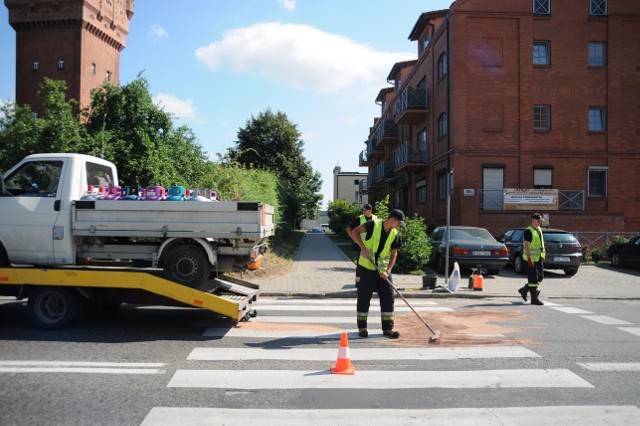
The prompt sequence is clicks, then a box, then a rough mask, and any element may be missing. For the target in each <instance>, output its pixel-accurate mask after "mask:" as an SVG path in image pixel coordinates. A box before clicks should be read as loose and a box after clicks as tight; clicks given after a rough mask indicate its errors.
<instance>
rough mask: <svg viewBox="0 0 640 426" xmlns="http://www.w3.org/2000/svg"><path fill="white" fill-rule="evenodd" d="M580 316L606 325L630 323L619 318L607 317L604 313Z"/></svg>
mask: <svg viewBox="0 0 640 426" xmlns="http://www.w3.org/2000/svg"><path fill="white" fill-rule="evenodd" d="M582 318H586V319H589V320H591V321H595V322H599V323H600V324H607V325H631V324H632V323H630V322H627V321H623V320H619V319H617V318H613V317H609V316H606V315H582Z"/></svg>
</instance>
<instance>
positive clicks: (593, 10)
mask: <svg viewBox="0 0 640 426" xmlns="http://www.w3.org/2000/svg"><path fill="white" fill-rule="evenodd" d="M589 15H591V16H606V15H607V0H589Z"/></svg>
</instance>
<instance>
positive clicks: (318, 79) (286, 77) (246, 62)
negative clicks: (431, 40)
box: [196, 22, 415, 93]
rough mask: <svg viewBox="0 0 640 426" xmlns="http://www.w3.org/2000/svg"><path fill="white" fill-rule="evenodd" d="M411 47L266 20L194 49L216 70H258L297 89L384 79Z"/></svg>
mask: <svg viewBox="0 0 640 426" xmlns="http://www.w3.org/2000/svg"><path fill="white" fill-rule="evenodd" d="M413 57H415V53H408V52H379V51H376V50H374V49H372V48H371V47H369V46H368V45H366V44H361V43H356V42H355V41H353V40H351V39H349V38H347V37H344V36H341V35H336V34H330V33H327V32H323V31H320V30H318V29H316V28H313V27H311V26H308V25H297V24H283V23H281V22H262V23H258V24H255V25H252V26H250V27H245V28H236V29H233V30H229V31H227V32H225V33H224V35H223V38H222V40H220V41H215V42H213V43H211V44H209V45H208V46H205V47H200V48H198V49H196V58H197V59H199V60H200V61H202V62H204V63H205V64H206V65H207V66H208V67H209V68H211V69H212V70H214V71H215V70H218V69H221V68H223V67H225V68H228V69H230V70H231V71H234V72H237V73H256V74H260V75H263V76H265V77H266V78H268V79H270V80H271V81H274V82H277V83H281V84H286V85H290V86H292V87H295V88H304V89H311V90H314V91H316V92H319V93H329V92H336V91H339V90H343V89H346V88H349V87H353V86H355V85H356V84H365V85H366V84H371V83H373V84H376V85H377V86H378V87H379V85H380V84H381V83H383V82H384V81H385V80H386V77H387V75H388V73H389V71H390V70H391V66H392V65H393V64H394V63H395V62H399V61H404V60H407V59H411V58H413Z"/></svg>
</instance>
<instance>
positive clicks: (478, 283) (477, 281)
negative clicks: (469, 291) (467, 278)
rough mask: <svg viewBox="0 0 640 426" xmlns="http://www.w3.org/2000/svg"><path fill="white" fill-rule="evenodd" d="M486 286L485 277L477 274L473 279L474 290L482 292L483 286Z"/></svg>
mask: <svg viewBox="0 0 640 426" xmlns="http://www.w3.org/2000/svg"><path fill="white" fill-rule="evenodd" d="M483 284H484V277H483V276H482V274H476V275H475V276H474V277H473V290H474V291H482V285H483Z"/></svg>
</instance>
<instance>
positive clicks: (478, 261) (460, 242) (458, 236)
mask: <svg viewBox="0 0 640 426" xmlns="http://www.w3.org/2000/svg"><path fill="white" fill-rule="evenodd" d="M449 228H450V234H451V240H450V241H449V269H450V270H451V269H452V267H453V264H454V262H458V265H460V268H461V269H471V268H476V267H478V266H481V267H482V268H484V269H486V270H487V273H488V274H489V275H497V274H498V273H499V272H500V269H502V268H504V267H505V266H506V265H507V263H508V261H509V256H508V251H507V248H506V247H505V245H504V244H502V243H499V242H498V241H496V239H495V238H494V237H493V235H491V233H489V231H487V230H486V229H484V228H476V227H472V226H450V227H449ZM446 230H447V227H446V226H441V227H439V228H436V229H434V230H433V232H432V233H431V245H432V247H433V254H432V255H431V256H432V257H431V259H432V261H433V262H434V263H435V265H436V268H437V269H438V272H440V273H443V272H444V268H445V260H446V259H445V256H446V252H447V248H446V246H447V238H446Z"/></svg>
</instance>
